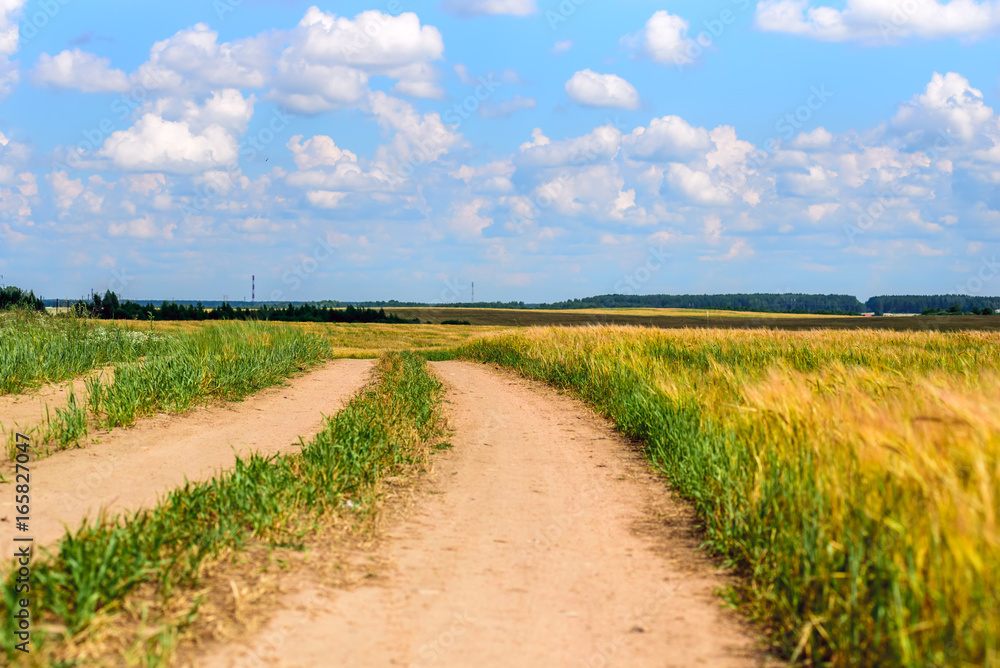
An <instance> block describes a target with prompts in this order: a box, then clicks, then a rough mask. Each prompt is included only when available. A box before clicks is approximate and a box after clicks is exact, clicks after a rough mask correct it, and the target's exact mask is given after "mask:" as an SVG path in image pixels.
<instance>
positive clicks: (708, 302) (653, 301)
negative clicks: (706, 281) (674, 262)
mask: <svg viewBox="0 0 1000 668" xmlns="http://www.w3.org/2000/svg"><path fill="white" fill-rule="evenodd" d="M543 308H551V309H581V308H696V309H716V310H720V311H763V312H768V313H821V314H837V315H858V314H860V313H863V312H864V310H865V305H864V304H862V303H861V302H860V301H858V298H857V297H852V296H850V295H805V294H732V295H600V296H597V297H589V298H586V299H571V300H569V301H565V302H557V303H555V304H547V305H546V306H544V307H543Z"/></svg>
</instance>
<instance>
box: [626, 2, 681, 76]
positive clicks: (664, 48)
mask: <svg viewBox="0 0 1000 668" xmlns="http://www.w3.org/2000/svg"><path fill="white" fill-rule="evenodd" d="M689 27H690V24H689V23H688V22H687V20H685V19H683V18H681V17H680V16H676V15H674V14H671V13H670V12H668V11H666V10H662V9H661V10H660V11H658V12H656V13H655V14H653V16H652V17H651V18H650V19H649V20H648V21H646V25H645V26H644V27H643V29H642V30H640V31H639V32H637V33H635V34H633V35H626V36H625V37H623V38H622V44H624V45H625V46H626V47H627V48H629V49H631V50H632V51H634V52H635V53H636V55H639V56H642V57H645V58H649V59H650V60H653V61H655V62H658V63H662V64H664V65H677V64H682V63H688V62H690V61H691V54H692V53H693V52H694V48H695V46H696V45H695V43H694V42H693V41H692V40H691V39H689V38H688V36H687V32H688V28H689ZM700 50H701V49H700V48H699V49H698V51H700Z"/></svg>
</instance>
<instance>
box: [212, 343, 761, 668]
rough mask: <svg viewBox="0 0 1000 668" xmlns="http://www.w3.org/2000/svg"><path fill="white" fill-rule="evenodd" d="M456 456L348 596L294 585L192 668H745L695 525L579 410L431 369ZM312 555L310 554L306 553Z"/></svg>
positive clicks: (479, 377)
mask: <svg viewBox="0 0 1000 668" xmlns="http://www.w3.org/2000/svg"><path fill="white" fill-rule="evenodd" d="M434 368H435V371H436V372H437V373H438V375H439V376H440V377H441V378H442V380H444V382H445V383H446V386H447V389H448V395H447V398H448V400H449V402H450V405H449V406H448V409H449V410H448V413H449V419H450V422H451V426H452V428H453V429H454V437H453V439H452V444H453V446H454V447H453V449H452V450H450V451H447V452H445V453H442V454H441V455H437V456H435V459H434V470H433V472H432V473H431V474H430V475H429V476H428V478H427V480H426V481H425V486H426V489H425V490H423V492H422V493H421V494H419V495H418V501H417V503H416V505H415V507H413V508H412V509H411V510H410V511H409V513H408V514H407V515H405V516H403V517H402V518H400V519H399V520H398V521H396V522H395V523H394V524H390V525H389V526H388V535H387V537H386V538H385V540H384V541H383V542H382V544H381V546H380V548H379V550H378V552H379V557H380V558H382V559H384V560H386V563H387V564H388V566H387V567H386V568H384V569H382V570H381V571H380V573H379V574H378V575H377V576H376V577H374V578H373V579H371V580H368V581H366V582H365V583H363V584H361V585H360V586H356V587H354V588H351V589H348V590H338V589H337V588H336V587H335V586H332V585H331V584H330V583H329V582H324V581H323V577H322V574H321V573H322V571H321V570H320V569H319V568H317V569H316V570H315V571H313V572H310V571H309V570H308V569H307V570H306V571H305V573H302V574H297V577H300V580H299V583H300V584H299V585H298V586H291V587H290V588H289V591H288V592H287V593H286V594H284V595H283V597H282V599H281V602H280V604H279V606H278V607H277V609H276V611H275V613H274V614H273V616H272V617H271V618H270V620H269V621H268V622H267V623H266V624H265V626H264V628H263V629H261V630H260V632H259V633H257V634H256V635H255V636H254V637H252V638H247V639H245V640H243V641H241V642H235V643H232V644H229V645H221V646H216V647H210V648H207V651H205V652H204V653H203V654H202V655H201V656H200V657H199V659H198V660H197V662H196V664H197V665H205V666H275V667H279V666H285V667H291V666H333V665H339V666H359V667H360V666H422V667H427V666H442V667H447V666H519V667H524V666H529V667H530V666H586V667H591V666H595V667H596V666H629V667H644V666H659V667H662V666H684V667H690V666H757V665H763V664H765V663H766V662H767V658H766V656H765V655H763V654H762V653H761V652H760V651H759V650H757V649H756V648H755V640H754V635H753V632H752V630H751V629H748V628H747V627H746V626H744V625H743V624H742V623H741V622H740V621H739V620H738V618H737V617H736V616H735V614H734V613H732V612H731V611H728V610H725V609H723V608H722V606H721V603H720V599H719V598H718V597H716V596H715V595H714V594H713V591H714V590H715V589H716V588H717V587H719V586H722V585H724V584H726V580H725V579H724V576H723V575H721V574H720V573H719V572H718V571H717V570H716V569H715V567H714V566H713V564H712V563H711V562H710V561H709V560H707V559H706V558H705V557H704V556H703V555H701V554H700V553H699V552H698V551H697V544H698V537H697V534H696V532H695V530H694V518H693V516H692V514H691V512H690V510H689V509H688V508H687V506H686V505H685V504H683V503H679V502H677V501H676V500H673V499H672V498H671V497H670V495H669V494H668V493H667V492H666V489H665V486H664V484H663V482H662V480H659V479H657V478H656V476H655V475H653V474H652V473H651V472H650V470H649V468H648V466H647V465H646V463H645V462H644V460H643V459H642V457H641V455H639V454H638V453H637V452H636V450H635V448H634V447H633V446H632V445H631V444H629V443H627V442H625V441H624V440H623V439H622V438H621V437H620V436H618V435H617V434H616V433H615V432H614V430H613V429H612V428H611V427H610V426H609V425H608V424H607V423H606V422H605V421H603V420H601V419H599V418H597V417H596V416H595V415H594V414H593V413H592V412H591V411H590V410H589V409H587V408H586V406H584V405H583V404H582V403H581V402H579V401H577V400H575V399H571V398H569V397H567V396H560V395H558V394H557V393H555V392H554V391H553V390H551V389H549V388H546V387H543V386H541V385H538V384H535V383H531V382H528V381H525V380H522V379H519V378H516V377H514V376H512V375H508V374H506V373H503V372H498V371H495V370H492V369H490V368H488V367H485V366H481V365H475V364H471V363H466V362H442V363H437V364H435V365H434ZM315 557H316V558H317V559H322V554H318V555H315Z"/></svg>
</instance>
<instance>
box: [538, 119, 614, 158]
mask: <svg viewBox="0 0 1000 668" xmlns="http://www.w3.org/2000/svg"><path fill="white" fill-rule="evenodd" d="M621 142H622V133H621V131H620V130H619V129H618V128H616V127H614V126H613V125H603V126H601V127H599V128H595V129H594V130H593V131H592V132H590V133H588V134H586V135H583V136H582V137H575V138H573V139H567V140H565V141H558V142H553V141H552V140H551V139H549V138H548V137H546V136H545V133H543V132H542V130H541V129H540V128H535V130H534V131H532V133H531V141H530V142H525V143H523V144H521V147H520V149H519V150H518V162H519V163H520V164H522V165H525V166H530V167H559V166H561V165H569V164H574V165H585V164H592V163H597V162H607V161H609V160H612V159H613V158H614V157H615V156H616V155H618V151H619V149H620V148H621Z"/></svg>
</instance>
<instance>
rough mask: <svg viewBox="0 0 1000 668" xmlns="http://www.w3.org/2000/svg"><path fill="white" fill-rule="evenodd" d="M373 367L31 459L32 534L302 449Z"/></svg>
mask: <svg viewBox="0 0 1000 668" xmlns="http://www.w3.org/2000/svg"><path fill="white" fill-rule="evenodd" d="M373 365H374V362H373V361H372V360H336V361H332V362H329V363H327V364H325V365H323V366H321V367H319V368H318V369H317V370H316V371H311V372H309V373H307V374H304V375H301V376H298V377H296V378H293V379H292V380H291V381H289V384H288V385H285V386H283V387H273V388H269V389H266V390H264V391H262V392H259V393H257V394H255V395H253V396H251V397H249V398H247V399H246V400H244V401H241V402H236V403H231V404H225V405H219V406H211V407H207V408H198V409H195V410H192V411H189V412H187V413H184V414H182V415H157V416H155V417H152V418H149V419H143V420H140V421H139V422H138V423H137V424H136V426H135V427H133V428H131V429H115V430H113V431H112V432H111V433H110V434H105V435H103V436H102V437H101V438H100V442H99V443H90V444H88V445H87V446H86V447H84V448H82V449H72V450H66V451H63V452H58V453H55V454H53V455H52V456H50V457H48V458H46V459H41V460H38V461H33V462H31V463H30V467H31V492H32V493H31V534H30V535H33V536H34V538H35V542H36V544H42V545H44V544H47V543H50V542H52V541H54V540H56V539H57V538H59V537H60V536H61V535H62V534H63V532H64V526H69V527H75V526H77V525H78V524H79V523H80V521H81V520H82V519H83V518H84V517H87V516H90V517H94V516H95V515H96V513H97V511H98V509H99V508H101V507H103V508H106V509H109V510H111V511H115V512H118V511H126V510H135V509H138V508H142V507H149V506H151V505H153V504H154V503H155V502H156V500H157V498H158V497H159V496H161V495H163V494H164V493H166V492H169V491H170V490H171V489H173V488H175V487H178V486H180V485H183V484H184V479H185V477H186V478H187V479H188V480H206V479H210V478H212V476H214V475H215V474H216V473H217V472H218V471H219V470H220V469H226V468H230V467H231V466H232V465H233V462H234V461H235V456H236V455H237V454H244V453H248V452H259V453H262V454H272V453H276V452H285V451H290V450H296V449H297V448H298V445H299V437H300V436H301V437H303V438H305V439H306V441H308V440H309V439H311V438H312V437H313V436H314V435H315V434H316V433H318V432H319V430H320V428H321V426H322V424H323V416H324V415H328V416H329V415H333V414H334V413H336V412H337V411H338V410H340V408H342V407H343V406H344V404H346V403H347V401H348V400H349V399H350V398H351V396H352V395H353V394H354V393H355V392H357V391H358V390H359V389H360V388H361V387H362V386H363V385H364V384H365V383H366V382H367V380H368V379H369V376H370V373H371V370H372V368H373ZM0 420H3V417H2V416H0ZM4 422H6V420H4ZM14 496H15V495H14V489H13V488H12V483H5V484H0V541H4V542H6V543H10V540H11V538H12V536H13V534H14V533H15V532H16V531H15V527H14V516H15V512H14ZM20 535H24V534H20Z"/></svg>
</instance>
